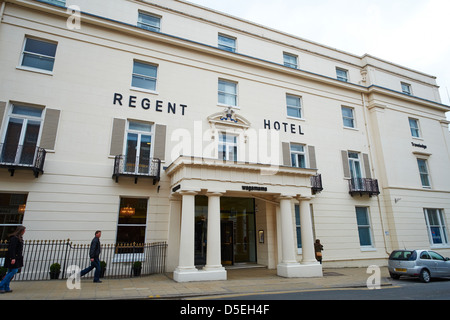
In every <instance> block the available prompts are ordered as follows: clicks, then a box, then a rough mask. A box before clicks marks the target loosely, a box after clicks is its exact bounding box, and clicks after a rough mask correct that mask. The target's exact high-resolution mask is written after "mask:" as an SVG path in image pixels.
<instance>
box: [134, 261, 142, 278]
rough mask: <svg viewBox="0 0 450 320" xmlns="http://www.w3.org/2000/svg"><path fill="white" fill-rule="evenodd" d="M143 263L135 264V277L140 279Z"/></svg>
mask: <svg viewBox="0 0 450 320" xmlns="http://www.w3.org/2000/svg"><path fill="white" fill-rule="evenodd" d="M141 269H142V262H140V261H136V262H134V263H133V276H135V277H139V276H140V275H141Z"/></svg>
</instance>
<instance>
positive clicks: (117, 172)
mask: <svg viewBox="0 0 450 320" xmlns="http://www.w3.org/2000/svg"><path fill="white" fill-rule="evenodd" d="M160 174H161V160H160V159H157V158H144V157H141V158H139V157H133V158H132V159H130V158H129V157H126V156H124V155H118V156H116V157H115V158H114V173H113V178H114V179H115V180H116V182H118V181H119V176H130V177H134V179H135V180H134V182H135V183H137V179H138V178H151V179H153V184H155V183H156V182H157V181H159V179H160Z"/></svg>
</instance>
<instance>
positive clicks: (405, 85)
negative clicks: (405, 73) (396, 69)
mask: <svg viewBox="0 0 450 320" xmlns="http://www.w3.org/2000/svg"><path fill="white" fill-rule="evenodd" d="M402 92H403V93H405V94H409V95H411V85H410V84H408V83H404V82H402Z"/></svg>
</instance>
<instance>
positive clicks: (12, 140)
mask: <svg viewBox="0 0 450 320" xmlns="http://www.w3.org/2000/svg"><path fill="white" fill-rule="evenodd" d="M42 112H43V109H42V108H36V107H29V106H23V105H13V106H12V109H11V114H10V116H9V121H8V127H7V129H6V134H5V137H4V140H3V144H2V146H1V155H0V162H1V163H9V164H20V165H33V163H34V158H35V154H36V148H37V142H38V138H39V132H40V128H41V122H42Z"/></svg>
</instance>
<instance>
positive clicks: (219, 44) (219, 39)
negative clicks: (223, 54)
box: [217, 33, 236, 52]
mask: <svg viewBox="0 0 450 320" xmlns="http://www.w3.org/2000/svg"><path fill="white" fill-rule="evenodd" d="M225 39H226V40H228V41H230V42H232V43H233V44H232V45H230V44H229V43H228V42H224V41H222V40H225ZM217 47H218V48H219V49H222V50H225V51H229V52H236V37H233V36H229V35H226V34H223V33H219V35H218V36H217Z"/></svg>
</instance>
